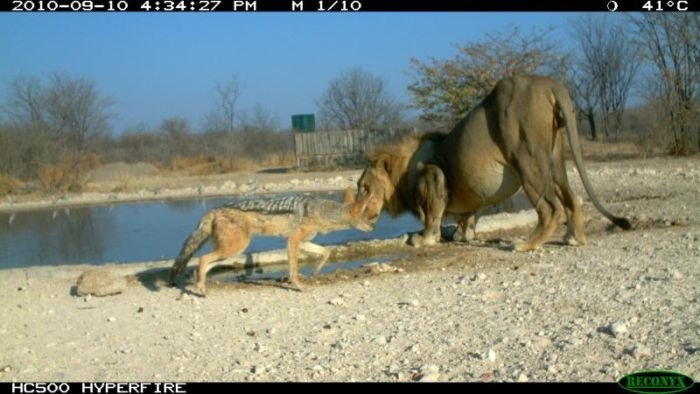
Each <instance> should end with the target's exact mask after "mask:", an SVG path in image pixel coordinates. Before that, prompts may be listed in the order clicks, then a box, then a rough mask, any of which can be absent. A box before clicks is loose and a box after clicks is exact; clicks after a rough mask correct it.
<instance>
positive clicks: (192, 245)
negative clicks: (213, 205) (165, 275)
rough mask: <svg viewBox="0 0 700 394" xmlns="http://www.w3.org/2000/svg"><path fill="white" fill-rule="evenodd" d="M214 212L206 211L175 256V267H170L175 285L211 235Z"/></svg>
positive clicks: (171, 277) (171, 280)
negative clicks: (193, 256)
mask: <svg viewBox="0 0 700 394" xmlns="http://www.w3.org/2000/svg"><path fill="white" fill-rule="evenodd" d="M212 216H213V215H212V212H211V211H210V212H208V213H206V214H205V215H204V216H203V217H202V219H201V220H200V221H199V225H198V226H197V228H196V229H195V230H194V231H193V232H192V234H190V236H189V237H187V239H186V240H185V242H184V243H183V244H182V249H180V253H178V255H177V257H176V258H175V262H174V263H173V268H171V269H170V284H171V285H174V284H175V280H176V279H177V278H178V276H180V274H181V273H182V270H183V269H184V268H185V267H186V266H187V263H188V262H189V261H190V259H191V258H192V255H194V254H195V252H197V250H199V248H201V247H202V245H204V243H205V242H207V240H208V239H209V236H210V235H211V222H212Z"/></svg>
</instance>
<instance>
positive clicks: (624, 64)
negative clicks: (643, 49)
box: [572, 15, 640, 140]
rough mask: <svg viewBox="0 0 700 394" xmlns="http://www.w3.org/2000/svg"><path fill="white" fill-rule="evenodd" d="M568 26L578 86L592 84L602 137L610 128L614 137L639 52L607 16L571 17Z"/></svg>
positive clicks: (623, 27) (635, 70) (618, 24)
mask: <svg viewBox="0 0 700 394" xmlns="http://www.w3.org/2000/svg"><path fill="white" fill-rule="evenodd" d="M605 16H608V15H605ZM572 27H573V33H574V36H575V39H576V42H577V44H578V50H577V51H576V52H577V53H578V54H579V55H578V58H577V63H579V64H580V66H579V70H580V72H581V75H580V82H579V85H580V84H585V83H589V84H593V86H594V87H595V93H594V94H595V95H596V96H597V99H598V102H599V104H600V109H601V111H602V113H603V131H604V133H605V136H606V137H610V134H611V129H612V131H613V132H614V135H613V136H614V138H615V139H616V140H617V139H618V137H619V133H620V127H621V123H622V115H623V112H624V109H625V102H626V101H627V96H628V93H629V91H630V88H631V87H632V81H633V79H634V77H635V75H636V74H637V70H638V69H639V64H640V62H639V51H638V49H637V46H636V45H633V44H632V42H631V39H630V38H631V37H630V36H629V34H628V33H627V30H628V29H626V28H625V27H626V26H625V25H623V24H621V23H615V22H613V21H611V20H609V18H608V19H603V17H596V18H594V17H592V16H590V15H586V16H583V17H581V18H579V19H575V20H574V21H573V22H572ZM579 87H581V88H583V86H579ZM584 90H590V87H589V88H588V89H584ZM581 93H585V92H581ZM589 93H590V92H589Z"/></svg>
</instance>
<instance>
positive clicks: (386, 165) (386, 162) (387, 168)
mask: <svg viewBox="0 0 700 394" xmlns="http://www.w3.org/2000/svg"><path fill="white" fill-rule="evenodd" d="M379 160H380V164H381V166H382V168H383V169H384V171H386V173H387V174H388V175H391V160H389V158H388V157H386V156H384V157H382V158H381V159H379Z"/></svg>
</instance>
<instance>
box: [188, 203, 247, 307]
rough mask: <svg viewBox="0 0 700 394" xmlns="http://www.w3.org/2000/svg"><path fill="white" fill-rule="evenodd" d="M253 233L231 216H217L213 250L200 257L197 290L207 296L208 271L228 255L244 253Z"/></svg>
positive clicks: (213, 232) (212, 237)
mask: <svg viewBox="0 0 700 394" xmlns="http://www.w3.org/2000/svg"><path fill="white" fill-rule="evenodd" d="M250 238H251V233H250V231H249V230H248V229H247V228H246V227H245V225H244V224H243V223H239V222H237V221H235V220H232V219H231V218H229V217H224V218H216V219H214V223H213V231H212V236H211V241H212V245H213V247H212V251H211V252H210V253H207V254H205V255H202V256H201V257H200V258H199V265H198V267H197V292H199V294H201V295H202V296H206V278H207V272H209V270H211V269H212V268H214V267H216V265H217V264H218V263H220V262H221V261H222V260H224V259H226V258H227V257H231V256H235V255H237V254H240V253H242V252H243V251H244V250H245V249H246V248H247V247H248V244H249V243H250Z"/></svg>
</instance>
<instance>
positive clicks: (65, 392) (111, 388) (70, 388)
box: [0, 382, 698, 394]
mask: <svg viewBox="0 0 700 394" xmlns="http://www.w3.org/2000/svg"><path fill="white" fill-rule="evenodd" d="M281 385H284V387H274V388H275V389H279V390H286V389H288V388H289V386H290V385H292V386H294V385H298V386H300V388H302V389H303V390H305V391H307V392H310V393H312V394H313V393H314V392H318V393H326V394H327V393H328V390H334V389H335V390H338V389H342V387H340V386H342V385H346V386H347V385H350V386H352V385H354V386H356V387H354V389H358V388H359V389H362V388H363V387H361V386H367V389H371V386H379V387H377V388H380V389H381V388H382V387H381V386H385V387H387V386H392V385H394V386H396V385H399V383H371V382H366V383H352V384H347V383H323V382H320V383H294V382H287V383H269V382H268V383H265V382H262V383H192V382H190V383H187V382H178V383H175V382H172V383H167V382H165V383H164V382H13V383H8V382H4V383H0V394H42V393H43V394H206V393H210V392H212V391H215V390H224V391H225V392H235V390H246V389H252V390H260V389H262V388H264V387H263V386H281ZM429 385H430V387H432V388H433V390H434V389H439V390H440V391H441V392H443V393H444V394H452V393H455V394H457V393H459V394H463V393H465V392H469V393H474V394H479V393H492V392H494V391H501V390H503V391H505V392H514V393H521V392H525V391H531V390H535V392H537V393H541V394H549V393H553V394H554V393H556V394H561V393H571V394H579V393H580V394H584V393H585V394H590V393H596V394H608V393H610V394H630V392H628V391H626V390H625V389H623V388H622V387H621V386H620V385H619V384H617V383H430V384H429ZM245 386H249V387H245ZM351 389H352V387H351ZM697 392H698V390H697V388H696V387H695V385H694V386H693V387H691V388H690V389H689V390H687V391H685V392H683V394H693V393H697Z"/></svg>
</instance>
